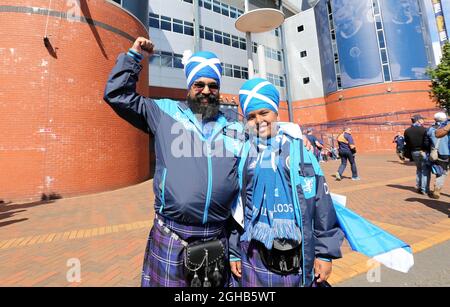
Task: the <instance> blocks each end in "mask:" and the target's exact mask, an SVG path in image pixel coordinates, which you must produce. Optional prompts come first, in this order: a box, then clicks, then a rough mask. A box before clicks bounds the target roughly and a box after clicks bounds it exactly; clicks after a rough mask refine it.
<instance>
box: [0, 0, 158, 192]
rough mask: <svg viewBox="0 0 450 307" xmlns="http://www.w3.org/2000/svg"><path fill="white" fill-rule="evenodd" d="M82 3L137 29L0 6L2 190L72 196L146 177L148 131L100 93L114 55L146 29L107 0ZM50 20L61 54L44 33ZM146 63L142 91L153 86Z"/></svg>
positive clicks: (90, 14)
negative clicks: (4, 9)
mask: <svg viewBox="0 0 450 307" xmlns="http://www.w3.org/2000/svg"><path fill="white" fill-rule="evenodd" d="M66 2H67V1H52V5H51V10H52V11H57V12H68V13H69V14H70V12H71V11H69V10H70V9H71V8H70V7H68V6H67V4H66ZM81 3H82V7H81V9H80V10H79V13H80V15H81V16H84V17H86V18H91V19H92V20H95V21H96V22H102V23H104V24H106V25H109V26H111V27H114V28H116V29H119V30H121V31H123V32H124V33H127V34H128V35H129V36H130V37H131V38H130V37H128V36H126V35H120V34H118V33H114V32H113V31H111V30H108V29H105V28H104V27H100V26H93V25H89V24H87V23H85V22H79V21H74V22H70V21H69V20H67V19H65V18H59V17H55V16H51V15H50V16H49V17H47V15H44V14H29V13H22V12H0V34H1V37H2V39H1V40H2V43H1V46H0V130H1V131H2V132H1V134H0V170H1V174H2V175H1V176H0V199H11V200H25V199H36V198H40V197H41V195H42V194H47V195H48V194H50V193H57V194H60V195H61V196H63V197H65V196H74V195H80V194H85V193H93V192H100V191H106V190H111V189H116V188H120V187H124V186H128V185H131V184H135V183H138V182H141V181H144V180H146V179H148V178H149V175H150V174H149V160H150V159H149V145H148V144H149V138H148V135H147V134H145V133H143V132H140V131H138V130H137V129H135V128H134V127H132V126H130V125H129V124H128V123H126V122H125V121H124V120H122V119H120V118H119V117H118V116H117V115H116V114H115V113H114V112H113V111H112V110H111V108H110V107H109V106H108V105H107V104H106V103H105V102H104V101H103V99H102V97H103V90H104V87H105V82H106V80H107V77H108V74H109V72H110V70H111V68H112V67H113V65H114V63H115V60H116V57H117V55H118V54H119V53H120V52H123V51H126V50H127V49H128V48H129V47H130V46H131V44H132V38H133V37H137V36H147V35H148V34H147V32H146V29H145V28H144V27H143V26H142V25H141V24H140V23H139V22H138V21H137V20H136V19H134V18H133V17H131V16H130V15H129V14H128V13H126V12H125V11H123V10H121V9H120V8H118V7H116V6H114V5H112V4H110V3H108V2H106V1H101V0H90V1H81ZM0 5H11V6H23V7H27V8H29V7H38V8H42V9H48V5H49V1H46V0H40V1H39V0H34V1H32V0H28V1H26V0H14V1H11V0H3V1H2V2H1V4H0ZM72 9H74V8H73V7H72ZM74 12H75V13H77V11H76V10H75V11H74ZM75 15H78V14H75ZM47 21H48V30H47V31H48V36H49V37H50V42H51V44H52V48H53V49H54V50H55V53H56V57H53V56H52V55H51V54H50V52H49V51H48V50H47V49H46V48H45V46H44V43H43V36H44V33H45V28H46V24H47ZM124 36H125V37H124ZM143 66H144V69H143V72H142V74H141V77H140V81H139V85H138V91H139V92H140V93H142V94H143V95H147V94H148V63H147V62H145V63H143Z"/></svg>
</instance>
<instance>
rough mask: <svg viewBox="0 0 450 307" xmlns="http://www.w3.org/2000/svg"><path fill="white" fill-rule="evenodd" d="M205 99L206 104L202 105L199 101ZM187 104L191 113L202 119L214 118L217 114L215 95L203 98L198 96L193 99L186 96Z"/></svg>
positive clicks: (217, 105) (201, 95) (218, 104)
mask: <svg viewBox="0 0 450 307" xmlns="http://www.w3.org/2000/svg"><path fill="white" fill-rule="evenodd" d="M205 98H206V99H208V103H207V104H202V103H201V101H202V100H203V99H205ZM187 102H188V106H189V108H190V109H191V111H192V113H194V114H196V115H200V116H201V117H202V119H211V118H214V117H216V116H217V114H218V113H219V108H220V103H219V99H218V97H217V96H215V95H209V96H205V95H203V94H200V95H197V96H195V98H192V97H191V96H188V97H187Z"/></svg>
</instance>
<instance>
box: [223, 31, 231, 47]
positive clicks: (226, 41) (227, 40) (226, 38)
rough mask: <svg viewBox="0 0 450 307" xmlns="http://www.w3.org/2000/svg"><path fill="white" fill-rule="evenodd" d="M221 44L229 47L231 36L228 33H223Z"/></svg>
mask: <svg viewBox="0 0 450 307" xmlns="http://www.w3.org/2000/svg"><path fill="white" fill-rule="evenodd" d="M223 44H224V45H227V46H230V45H231V36H230V34H228V33H223Z"/></svg>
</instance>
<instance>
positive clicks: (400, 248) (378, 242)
mask: <svg viewBox="0 0 450 307" xmlns="http://www.w3.org/2000/svg"><path fill="white" fill-rule="evenodd" d="M330 194H331V198H332V200H333V205H334V209H335V210H336V215H337V218H338V221H339V224H340V226H341V229H342V231H343V232H344V233H345V237H346V239H347V240H348V242H349V243H350V246H351V248H352V250H354V251H356V252H359V253H361V254H364V255H366V256H367V257H370V258H373V259H374V260H376V261H378V262H380V263H382V264H384V265H385V266H386V267H388V268H390V269H393V270H396V271H400V272H403V273H407V272H408V271H409V269H410V268H411V267H412V266H413V265H414V257H413V253H412V249H411V246H409V245H408V244H407V243H405V242H403V241H402V240H400V239H398V238H397V237H395V236H393V235H391V234H390V233H388V232H387V231H385V230H383V229H381V228H380V227H378V226H376V225H374V224H372V223H371V222H369V221H368V220H366V219H365V218H363V217H362V216H360V215H358V214H356V213H355V212H353V211H352V210H350V209H348V208H346V207H345V204H346V197H345V196H343V195H338V194H334V193H330Z"/></svg>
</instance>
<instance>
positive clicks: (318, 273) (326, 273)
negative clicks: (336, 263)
mask: <svg viewBox="0 0 450 307" xmlns="http://www.w3.org/2000/svg"><path fill="white" fill-rule="evenodd" d="M332 266H333V265H332V263H331V261H330V262H327V261H325V260H320V259H317V258H316V260H315V261H314V276H315V277H319V278H318V279H317V282H319V283H320V282H323V281H326V280H327V279H328V278H329V277H330V275H331V269H332Z"/></svg>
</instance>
